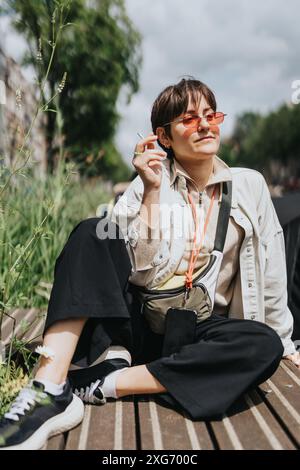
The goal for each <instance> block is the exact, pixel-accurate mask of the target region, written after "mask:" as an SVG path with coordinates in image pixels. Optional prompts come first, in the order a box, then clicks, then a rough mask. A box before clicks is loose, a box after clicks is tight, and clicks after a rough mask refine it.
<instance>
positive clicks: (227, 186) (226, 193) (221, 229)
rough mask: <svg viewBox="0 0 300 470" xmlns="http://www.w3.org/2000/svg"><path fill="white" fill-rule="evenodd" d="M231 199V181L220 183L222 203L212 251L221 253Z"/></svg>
mask: <svg viewBox="0 0 300 470" xmlns="http://www.w3.org/2000/svg"><path fill="white" fill-rule="evenodd" d="M231 197H232V181H223V182H222V201H221V207H220V211H219V216H218V224H217V230H216V237H215V245H214V250H217V251H221V252H222V251H223V249H224V244H225V239H226V234H227V229H228V223H229V216H230V209H231Z"/></svg>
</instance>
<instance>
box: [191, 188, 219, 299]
mask: <svg viewBox="0 0 300 470" xmlns="http://www.w3.org/2000/svg"><path fill="white" fill-rule="evenodd" d="M216 189H217V188H216V185H215V186H214V191H213V194H212V198H211V201H210V205H209V209H208V213H207V216H206V219H205V223H204V227H203V230H202V234H201V239H200V244H199V248H198V249H197V250H196V239H197V232H198V229H199V223H198V218H197V212H196V206H195V203H194V201H193V198H192V196H191V195H190V193H188V199H189V203H190V205H191V207H192V214H193V219H194V223H195V231H194V240H193V249H192V253H191V257H190V263H189V268H188V270H187V271H186V273H185V276H186V281H185V286H186V289H187V290H189V289H191V288H192V287H193V271H194V267H195V263H196V259H197V257H198V254H199V252H200V250H201V248H202V244H203V240H204V237H205V233H206V230H207V226H208V222H209V219H210V216H211V211H212V207H213V203H214V200H215V194H216Z"/></svg>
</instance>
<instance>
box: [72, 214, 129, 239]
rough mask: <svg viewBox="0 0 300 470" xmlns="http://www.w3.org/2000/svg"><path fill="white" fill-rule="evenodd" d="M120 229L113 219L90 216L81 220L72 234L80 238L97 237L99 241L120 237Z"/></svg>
mask: <svg viewBox="0 0 300 470" xmlns="http://www.w3.org/2000/svg"><path fill="white" fill-rule="evenodd" d="M119 232H120V230H119V227H118V225H116V224H115V223H114V222H112V221H111V220H109V219H107V218H106V217H90V218H88V219H83V220H81V221H80V222H79V223H78V224H77V225H76V226H75V227H74V229H73V230H72V232H71V234H70V236H71V235H72V237H73V238H78V239H80V240H82V239H84V240H85V241H86V240H88V239H91V237H92V238H96V239H97V240H99V241H102V240H107V239H108V238H109V239H114V238H118V234H119Z"/></svg>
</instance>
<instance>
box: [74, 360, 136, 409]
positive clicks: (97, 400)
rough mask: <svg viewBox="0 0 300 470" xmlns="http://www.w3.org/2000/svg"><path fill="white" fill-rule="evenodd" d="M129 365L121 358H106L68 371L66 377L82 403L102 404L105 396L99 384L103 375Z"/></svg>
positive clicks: (102, 379)
mask: <svg viewBox="0 0 300 470" xmlns="http://www.w3.org/2000/svg"><path fill="white" fill-rule="evenodd" d="M124 367H130V363H129V362H128V361H127V360H126V359H123V358H115V359H107V360H106V361H103V362H101V363H100V364H97V365H95V366H92V367H87V368H84V369H79V370H73V371H70V372H69V374H68V377H69V379H70V382H71V386H72V389H73V393H74V394H75V395H76V396H77V397H79V398H80V399H81V400H82V401H83V402H84V403H88V404H92V405H104V404H105V403H106V397H105V396H104V393H103V390H102V388H101V386H102V385H103V383H104V380H105V377H106V376H107V375H108V374H110V373H111V372H114V371H115V370H118V369H124Z"/></svg>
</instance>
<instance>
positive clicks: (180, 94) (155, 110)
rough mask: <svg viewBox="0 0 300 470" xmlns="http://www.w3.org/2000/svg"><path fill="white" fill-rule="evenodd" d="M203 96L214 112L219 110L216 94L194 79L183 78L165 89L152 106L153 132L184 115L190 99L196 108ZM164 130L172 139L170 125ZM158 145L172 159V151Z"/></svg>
mask: <svg viewBox="0 0 300 470" xmlns="http://www.w3.org/2000/svg"><path fill="white" fill-rule="evenodd" d="M201 96H204V98H205V99H206V101H207V102H208V103H209V105H210V106H211V107H212V109H213V110H214V111H216V110H217V102H216V98H215V95H214V93H213V92H212V91H211V89H210V88H209V87H208V86H207V85H205V83H203V82H200V81H199V80H195V79H194V78H193V77H192V78H188V79H185V78H183V79H182V80H180V82H179V83H177V84H176V85H170V86H168V87H167V88H165V89H164V90H163V91H162V92H161V93H160V94H159V95H158V97H157V98H156V100H155V101H154V103H153V106H152V112H151V123H152V130H153V132H154V133H155V132H156V129H157V128H158V127H161V126H163V125H164V124H165V123H167V122H170V121H173V120H174V119H175V118H176V117H177V116H179V115H180V114H182V113H184V112H185V111H186V110H187V107H188V104H189V97H191V100H192V103H193V105H195V106H196V105H197V104H198V103H199V101H200V98H201ZM164 128H165V131H166V134H167V136H168V137H172V136H171V127H170V124H169V125H167V126H164ZM158 143H159V145H160V146H161V147H162V148H163V149H164V150H165V151H166V152H167V153H168V157H169V158H171V157H172V156H173V152H172V149H167V148H166V147H164V145H163V144H162V143H161V142H158Z"/></svg>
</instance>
